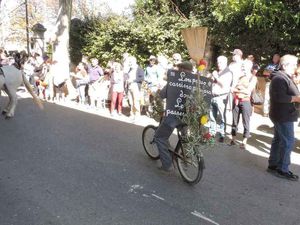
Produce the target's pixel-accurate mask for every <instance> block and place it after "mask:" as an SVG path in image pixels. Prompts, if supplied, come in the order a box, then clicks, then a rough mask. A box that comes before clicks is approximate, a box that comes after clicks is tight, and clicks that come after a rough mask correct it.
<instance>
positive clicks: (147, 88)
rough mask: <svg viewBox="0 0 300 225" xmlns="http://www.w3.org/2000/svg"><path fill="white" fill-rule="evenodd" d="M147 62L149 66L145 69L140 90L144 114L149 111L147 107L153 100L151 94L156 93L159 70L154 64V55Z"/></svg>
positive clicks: (155, 60)
mask: <svg viewBox="0 0 300 225" xmlns="http://www.w3.org/2000/svg"><path fill="white" fill-rule="evenodd" d="M148 60H149V65H148V66H147V67H146V69H145V77H144V81H143V82H142V88H141V92H142V93H141V95H142V96H141V98H142V99H141V107H142V109H143V108H144V109H145V110H146V113H148V112H149V110H151V109H149V107H150V103H151V101H152V98H153V93H155V92H156V91H157V89H158V84H159V70H158V66H157V64H156V62H157V59H156V57H155V56H154V55H151V56H150V57H149V59H148ZM142 109H141V111H142Z"/></svg>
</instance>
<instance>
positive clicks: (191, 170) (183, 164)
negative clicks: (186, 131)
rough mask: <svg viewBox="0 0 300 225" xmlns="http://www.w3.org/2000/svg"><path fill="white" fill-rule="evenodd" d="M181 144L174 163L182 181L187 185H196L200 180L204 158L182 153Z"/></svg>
mask: <svg viewBox="0 0 300 225" xmlns="http://www.w3.org/2000/svg"><path fill="white" fill-rule="evenodd" d="M183 151H184V150H183V146H182V144H181V145H179V148H178V151H177V154H178V155H177V157H176V163H177V167H178V170H179V173H180V175H181V177H182V178H183V180H184V181H185V182H187V183H189V184H197V183H199V181H200V180H201V178H202V175H203V170H204V158H203V157H202V156H198V155H194V154H187V153H184V152H183Z"/></svg>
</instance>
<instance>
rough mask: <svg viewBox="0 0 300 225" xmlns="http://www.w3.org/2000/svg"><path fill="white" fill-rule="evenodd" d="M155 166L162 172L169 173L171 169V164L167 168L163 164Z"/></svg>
mask: <svg viewBox="0 0 300 225" xmlns="http://www.w3.org/2000/svg"><path fill="white" fill-rule="evenodd" d="M157 168H158V170H159V171H162V172H164V173H171V172H172V171H173V168H172V166H170V167H169V168H164V167H163V166H159V167H157Z"/></svg>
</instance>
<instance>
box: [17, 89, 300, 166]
mask: <svg viewBox="0 0 300 225" xmlns="http://www.w3.org/2000/svg"><path fill="white" fill-rule="evenodd" d="M18 94H19V97H21V98H28V97H31V96H30V95H29V94H28V93H27V92H19V93H18ZM52 103H53V104H57V105H60V106H64V107H68V108H72V109H75V110H80V111H83V112H86V113H91V114H94V115H99V116H101V117H106V118H109V119H112V120H118V121H122V122H125V123H130V124H135V125H137V126H142V127H144V126H147V125H149V124H154V125H157V124H158V123H157V122H156V121H155V120H153V119H151V118H149V117H147V116H146V115H141V116H139V117H137V118H135V119H133V118H131V117H129V115H125V114H122V115H121V116H120V115H117V114H116V115H113V116H112V115H111V114H110V112H109V110H108V108H105V109H98V108H96V109H95V108H91V107H89V106H83V105H80V104H78V103H76V102H75V101H70V100H65V101H59V102H52ZM125 111H126V110H125ZM127 111H128V110H127ZM227 121H229V122H228V125H227V129H226V134H227V135H226V136H227V138H226V143H227V142H228V143H229V141H230V129H231V127H230V121H231V112H229V111H228V112H227ZM299 121H300V120H298V122H297V123H295V137H296V143H295V150H294V151H293V152H292V157H291V161H292V163H293V164H297V165H300V126H299V124H300V123H299ZM238 131H239V134H238V136H237V141H238V143H240V142H241V140H242V134H241V132H242V131H243V126H242V123H241V122H240V123H239V126H238ZM250 131H251V137H250V138H249V140H248V143H247V147H246V150H247V151H248V152H250V153H251V154H255V155H259V156H261V157H265V158H268V157H269V152H270V146H271V140H272V137H273V124H272V122H271V120H270V119H269V118H268V117H264V116H262V115H260V114H258V113H253V115H252V117H251V121H250Z"/></svg>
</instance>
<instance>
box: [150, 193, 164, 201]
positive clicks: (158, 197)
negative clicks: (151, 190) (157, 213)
mask: <svg viewBox="0 0 300 225" xmlns="http://www.w3.org/2000/svg"><path fill="white" fill-rule="evenodd" d="M151 195H152V196H153V197H155V198H157V199H159V200H162V201H165V199H164V198H162V197H160V196H158V195H156V194H151Z"/></svg>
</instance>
